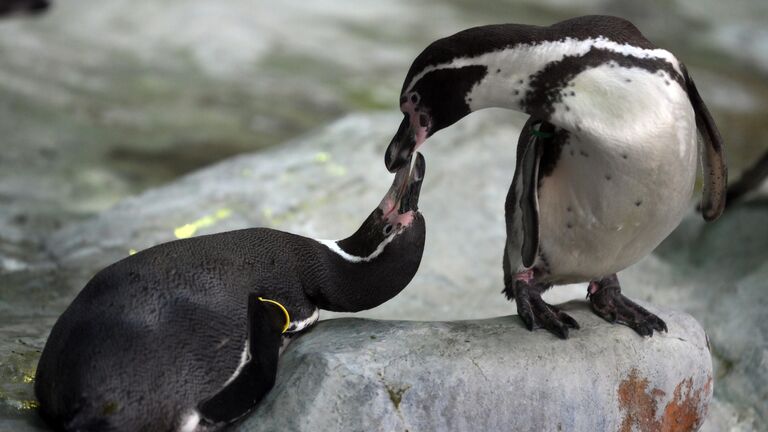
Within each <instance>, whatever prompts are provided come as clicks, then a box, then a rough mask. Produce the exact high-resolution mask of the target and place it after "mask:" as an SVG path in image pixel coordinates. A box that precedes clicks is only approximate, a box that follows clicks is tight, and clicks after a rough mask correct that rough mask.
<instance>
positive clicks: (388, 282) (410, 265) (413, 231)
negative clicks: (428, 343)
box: [307, 215, 425, 312]
mask: <svg viewBox="0 0 768 432" xmlns="http://www.w3.org/2000/svg"><path fill="white" fill-rule="evenodd" d="M407 230H408V232H403V233H401V234H398V235H397V236H394V237H391V238H388V239H386V240H384V241H383V242H381V243H380V244H379V245H377V246H376V247H375V248H374V249H372V250H370V251H369V252H370V253H367V254H366V253H359V254H356V253H355V251H354V249H353V248H350V247H349V245H352V244H360V241H365V239H363V238H360V237H359V236H361V235H364V234H365V233H361V232H359V231H358V232H357V233H355V234H354V235H353V236H351V237H348V238H346V239H343V240H338V241H334V240H316V242H317V243H318V246H320V247H319V249H318V253H319V254H320V257H319V261H320V262H322V263H324V265H323V266H322V268H321V269H319V272H318V273H317V274H313V275H310V279H311V281H308V282H307V283H308V284H309V285H311V286H313V288H312V289H311V291H312V292H311V294H310V297H311V298H312V299H313V301H314V302H315V304H317V306H318V307H320V308H322V309H326V310H330V311H335V312H357V311H361V310H365V309H370V308H373V307H376V306H378V305H380V304H382V303H384V302H386V301H387V300H389V299H391V298H393V297H394V296H396V295H397V294H398V293H400V291H402V290H403V289H404V288H405V287H406V286H407V285H408V283H409V282H410V281H411V279H412V278H413V276H414V275H415V274H416V271H417V270H418V268H419V264H420V262H421V256H422V252H423V251H424V237H425V236H424V234H425V229H424V220H423V218H422V217H421V216H420V215H419V216H416V217H415V218H414V221H413V222H412V225H411V226H409V227H408V228H407ZM401 236H402V237H401ZM398 237H401V238H398ZM345 247H346V249H345Z"/></svg>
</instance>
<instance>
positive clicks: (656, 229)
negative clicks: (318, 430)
mask: <svg viewBox="0 0 768 432" xmlns="http://www.w3.org/2000/svg"><path fill="white" fill-rule="evenodd" d="M606 68H607V67H606ZM618 72H619V73H617V71H615V70H614V71H608V70H603V69H602V68H596V69H593V70H591V71H587V72H585V73H584V74H582V75H580V76H578V77H577V78H576V79H575V80H574V81H573V82H572V83H571V86H570V87H569V88H572V89H574V93H575V94H576V96H573V97H571V98H570V99H569V98H567V97H566V98H564V100H563V101H562V102H560V103H559V104H556V110H555V114H554V115H553V122H554V123H556V124H559V125H561V126H562V127H565V128H567V129H569V130H571V131H573V132H572V134H571V138H570V140H569V143H568V144H567V145H565V146H564V147H563V149H562V152H561V154H560V158H559V160H558V163H557V165H556V168H555V170H554V171H553V172H552V174H551V175H550V176H548V177H545V178H543V179H542V181H541V183H540V185H539V207H540V211H539V223H540V229H541V235H540V252H541V253H542V254H543V256H544V259H543V260H540V263H539V264H541V265H546V266H548V268H549V271H550V273H551V274H552V275H553V276H554V280H553V281H555V282H558V283H565V282H577V281H585V280H589V279H591V278H594V277H598V276H604V275H608V274H612V273H615V272H617V271H620V270H622V269H624V268H626V267H627V266H629V265H631V264H633V263H635V262H637V261H638V260H640V259H641V258H643V257H644V256H646V255H647V254H649V253H650V252H651V251H652V250H653V249H654V248H655V247H656V246H658V244H659V243H660V242H661V241H662V240H663V239H664V238H666V237H667V235H669V233H670V232H671V231H672V230H673V229H674V228H675V227H676V226H677V225H678V224H679V223H680V221H681V220H682V217H683V215H684V214H685V212H686V211H687V209H688V208H689V206H690V197H691V194H692V192H693V186H694V183H695V179H696V167H697V165H696V155H697V136H696V125H695V119H694V113H693V109H692V107H691V105H690V103H689V102H688V98H687V95H686V94H685V92H684V91H683V90H682V89H681V88H680V86H679V85H677V84H676V83H674V82H672V83H670V84H666V82H665V81H666V80H665V77H664V76H661V75H658V74H657V75H654V74H652V73H650V72H648V71H644V70H642V69H624V70H622V71H618ZM583 75H586V76H583ZM601 79H603V84H602V86H601V87H599V88H587V87H589V86H594V85H595V83H596V82H599V81H600V80H601ZM605 80H607V81H605ZM626 80H629V81H626ZM579 95H581V97H579ZM566 106H567V108H566Z"/></svg>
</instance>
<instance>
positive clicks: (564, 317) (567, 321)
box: [558, 312, 581, 329]
mask: <svg viewBox="0 0 768 432" xmlns="http://www.w3.org/2000/svg"><path fill="white" fill-rule="evenodd" d="M558 317H559V318H560V320H561V321H562V322H563V323H565V325H566V326H568V327H570V328H574V329H580V328H581V326H579V323H577V322H576V320H575V319H573V318H571V316H570V315H568V314H566V313H563V312H560V314H559V315H558Z"/></svg>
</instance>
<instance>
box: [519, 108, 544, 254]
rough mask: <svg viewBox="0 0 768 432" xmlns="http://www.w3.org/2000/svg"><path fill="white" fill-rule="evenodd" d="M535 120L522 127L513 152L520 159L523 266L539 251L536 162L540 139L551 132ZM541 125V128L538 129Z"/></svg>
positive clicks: (539, 151) (537, 162)
mask: <svg viewBox="0 0 768 432" xmlns="http://www.w3.org/2000/svg"><path fill="white" fill-rule="evenodd" d="M535 125H536V123H535V122H531V121H530V120H529V121H528V123H526V125H525V126H524V127H523V132H522V133H521V134H520V141H519V142H518V144H517V146H518V148H517V154H518V157H519V158H520V162H519V163H518V169H519V171H520V176H519V178H518V180H519V181H520V182H521V195H520V210H521V216H522V226H523V246H522V248H521V255H522V259H523V265H524V266H526V267H530V266H532V265H533V262H534V261H535V260H536V255H537V254H538V253H539V165H540V164H541V155H542V154H543V146H542V143H541V139H542V137H543V136H546V135H545V134H551V133H552V132H551V131H550V130H551V129H552V127H551V125H547V124H542V126H541V127H540V128H539V129H538V130H537V129H536V127H535ZM542 128H544V129H542Z"/></svg>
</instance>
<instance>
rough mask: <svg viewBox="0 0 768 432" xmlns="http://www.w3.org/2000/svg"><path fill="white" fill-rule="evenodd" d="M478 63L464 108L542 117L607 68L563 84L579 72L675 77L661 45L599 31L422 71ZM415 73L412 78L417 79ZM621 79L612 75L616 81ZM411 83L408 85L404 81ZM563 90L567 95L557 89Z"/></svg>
mask: <svg viewBox="0 0 768 432" xmlns="http://www.w3.org/2000/svg"><path fill="white" fill-rule="evenodd" d="M469 66H483V67H485V68H486V74H485V75H484V76H483V77H482V79H480V80H478V81H477V82H475V84H474V85H472V86H471V87H470V88H469V90H468V91H467V92H466V94H465V95H464V102H465V103H466V105H467V107H468V109H469V112H474V111H478V110H481V109H484V108H506V109H511V110H515V111H519V112H522V113H525V114H528V115H531V116H534V117H540V118H548V117H550V116H551V114H552V110H553V108H552V106H551V105H552V103H553V102H554V101H560V100H562V97H561V96H563V95H564V96H568V95H570V94H571V92H573V93H579V92H587V93H594V92H595V91H598V92H600V91H602V92H604V91H605V88H606V80H610V79H611V76H612V74H611V73H598V74H589V75H580V78H579V83H578V88H576V89H574V88H571V89H566V88H565V87H566V86H567V85H569V84H570V85H573V83H572V80H573V79H574V78H575V77H576V76H577V75H579V74H580V73H581V72H583V71H585V70H587V69H592V68H596V67H599V66H604V67H606V68H614V67H617V69H618V67H622V68H625V69H630V68H637V69H645V70H651V71H655V72H659V73H663V75H662V79H668V80H670V81H673V80H677V81H679V80H680V78H679V63H678V62H677V60H676V59H675V58H674V56H673V55H672V54H671V53H670V52H668V51H666V50H663V49H657V48H656V49H651V48H641V47H637V46H633V45H629V44H626V43H618V42H614V41H612V40H609V39H607V38H605V37H603V36H597V37H593V38H584V39H577V38H572V37H565V38H560V39H557V40H545V41H539V42H532V43H522V44H512V45H509V46H507V47H503V48H500V49H497V50H493V51H489V52H486V53H482V54H479V55H475V56H472V57H457V58H454V59H453V60H451V61H450V62H447V63H444V64H439V65H433V66H430V67H429V68H427V69H428V70H427V71H425V72H423V73H422V74H420V75H423V76H424V77H426V72H429V71H433V70H440V69H452V68H466V67H469ZM418 79H420V78H419V76H416V77H415V78H414V82H415V81H418ZM623 82H624V80H623V79H622V80H617V82H616V83H615V84H613V83H611V85H621V84H622V83H623ZM410 87H413V84H412V85H411V86H410ZM566 90H567V94H565V93H562V92H564V91H566Z"/></svg>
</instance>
